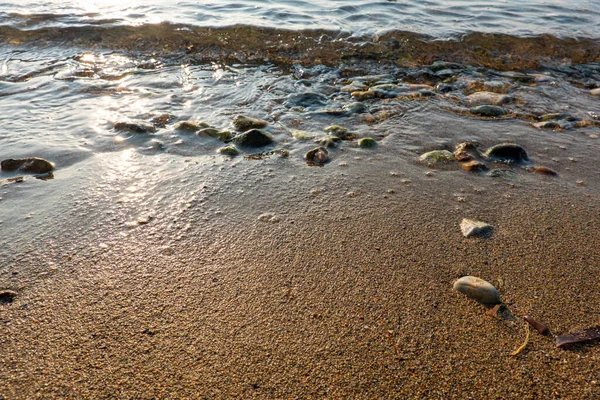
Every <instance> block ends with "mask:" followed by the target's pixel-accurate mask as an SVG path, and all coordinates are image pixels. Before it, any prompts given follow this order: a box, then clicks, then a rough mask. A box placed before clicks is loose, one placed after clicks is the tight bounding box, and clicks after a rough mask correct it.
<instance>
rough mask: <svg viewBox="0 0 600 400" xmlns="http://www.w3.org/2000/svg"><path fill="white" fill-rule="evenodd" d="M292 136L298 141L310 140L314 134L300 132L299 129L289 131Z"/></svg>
mask: <svg viewBox="0 0 600 400" xmlns="http://www.w3.org/2000/svg"><path fill="white" fill-rule="evenodd" d="M290 132H292V136H293V137H294V138H296V139H298V140H311V139H314V138H315V136H316V135H315V134H314V133H312V132H308V131H302V130H299V129H291V130H290Z"/></svg>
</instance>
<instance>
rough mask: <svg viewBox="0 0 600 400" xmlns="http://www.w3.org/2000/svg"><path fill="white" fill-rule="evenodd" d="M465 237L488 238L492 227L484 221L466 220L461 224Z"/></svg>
mask: <svg viewBox="0 0 600 400" xmlns="http://www.w3.org/2000/svg"><path fill="white" fill-rule="evenodd" d="M460 231H461V232H462V234H463V236H465V237H469V236H487V235H489V234H490V233H491V231H492V226H491V225H490V224H487V223H485V222H482V221H476V220H473V219H468V218H464V219H463V220H462V221H461V223H460Z"/></svg>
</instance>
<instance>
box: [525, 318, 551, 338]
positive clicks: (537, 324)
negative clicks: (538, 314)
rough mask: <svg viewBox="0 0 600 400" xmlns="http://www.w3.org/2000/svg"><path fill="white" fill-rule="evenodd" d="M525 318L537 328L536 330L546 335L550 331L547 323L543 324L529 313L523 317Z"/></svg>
mask: <svg viewBox="0 0 600 400" xmlns="http://www.w3.org/2000/svg"><path fill="white" fill-rule="evenodd" d="M523 319H524V320H525V321H526V322H527V323H528V324H529V325H531V326H532V327H533V329H535V330H536V331H538V332H539V334H540V335H545V334H547V333H548V331H549V329H548V327H547V326H546V325H544V324H542V323H541V322H538V321H536V320H535V319H533V318H531V317H530V316H528V315H525V316H524V317H523Z"/></svg>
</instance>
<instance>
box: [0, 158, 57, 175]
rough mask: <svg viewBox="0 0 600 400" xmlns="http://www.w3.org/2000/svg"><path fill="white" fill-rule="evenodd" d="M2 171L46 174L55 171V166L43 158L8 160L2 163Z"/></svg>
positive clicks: (0, 164)
mask: <svg viewBox="0 0 600 400" xmlns="http://www.w3.org/2000/svg"><path fill="white" fill-rule="evenodd" d="M0 168H1V169H2V171H6V172H10V171H17V170H18V171H21V172H27V173H31V174H44V173H46V172H50V171H52V170H53V169H54V165H53V164H52V163H51V162H50V161H47V160H44V159H43V158H37V157H29V158H8V159H6V160H3V161H2V162H1V163H0Z"/></svg>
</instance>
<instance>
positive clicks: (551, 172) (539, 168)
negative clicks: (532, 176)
mask: <svg viewBox="0 0 600 400" xmlns="http://www.w3.org/2000/svg"><path fill="white" fill-rule="evenodd" d="M528 170H529V171H531V172H537V173H538V174H543V175H551V176H556V175H558V173H557V172H556V171H554V170H552V169H550V168H548V167H542V166H541V165H534V166H533V167H530V168H528Z"/></svg>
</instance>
